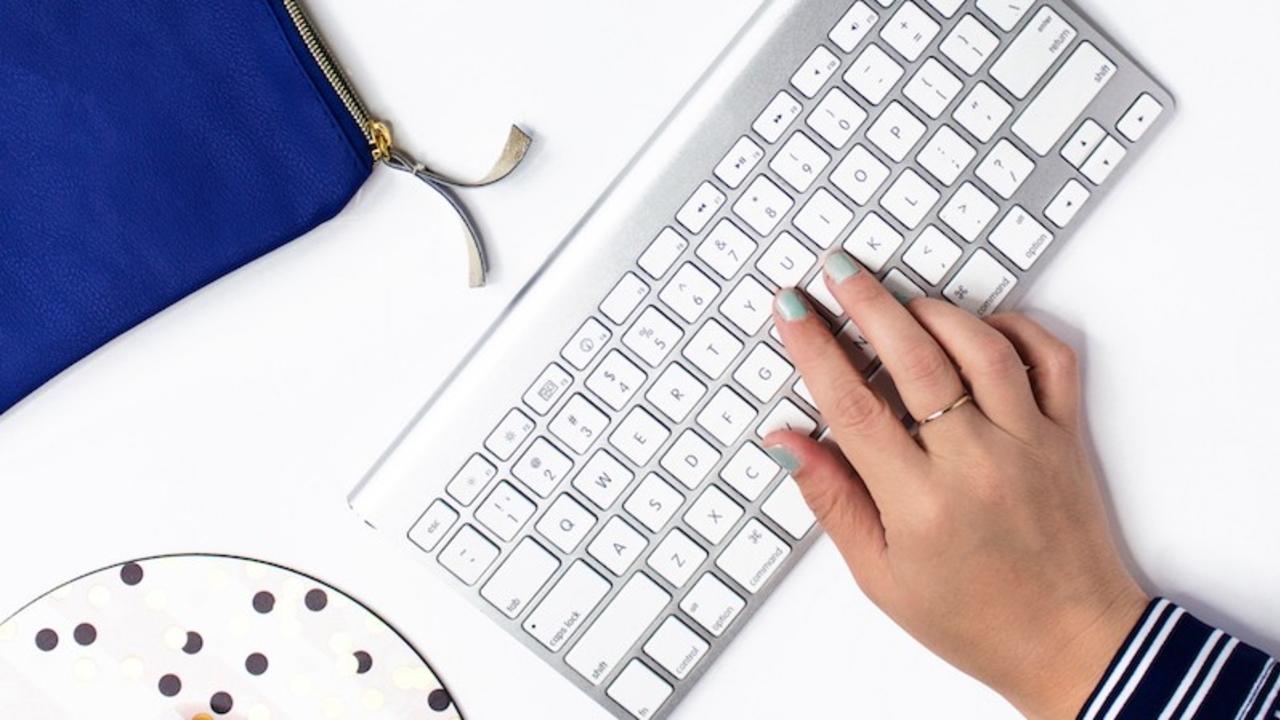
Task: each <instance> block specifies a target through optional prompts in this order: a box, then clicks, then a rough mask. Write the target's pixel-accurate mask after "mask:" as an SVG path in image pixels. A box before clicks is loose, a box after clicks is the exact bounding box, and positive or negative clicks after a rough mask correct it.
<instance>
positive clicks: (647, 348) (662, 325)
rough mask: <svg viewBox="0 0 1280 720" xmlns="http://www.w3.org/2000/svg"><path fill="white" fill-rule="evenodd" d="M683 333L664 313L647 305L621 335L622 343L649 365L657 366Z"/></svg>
mask: <svg viewBox="0 0 1280 720" xmlns="http://www.w3.org/2000/svg"><path fill="white" fill-rule="evenodd" d="M683 335H684V332H683V331H681V330H680V327H679V326H677V325H676V324H675V323H673V322H671V320H670V319H668V318H667V316H666V315H663V314H662V313H661V312H659V311H658V310H656V309H654V308H652V307H649V308H645V309H644V312H642V313H640V317H639V318H637V319H636V321H635V322H634V323H632V324H631V329H630V330H627V333H626V334H625V335H623V336H622V344H623V345H625V346H627V347H628V348H630V349H631V351H632V352H634V353H635V354H636V355H638V356H639V357H640V359H641V360H643V361H644V362H646V363H648V364H649V366H650V367H658V365H659V364H661V363H662V361H663V360H664V359H665V358H666V357H667V355H669V354H670V353H671V349H672V348H674V347H675V346H676V343H678V342H680V338H681V336H683Z"/></svg>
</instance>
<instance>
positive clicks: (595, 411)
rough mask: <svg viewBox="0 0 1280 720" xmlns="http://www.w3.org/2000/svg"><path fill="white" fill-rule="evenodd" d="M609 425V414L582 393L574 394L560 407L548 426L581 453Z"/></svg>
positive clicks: (566, 443)
mask: <svg viewBox="0 0 1280 720" xmlns="http://www.w3.org/2000/svg"><path fill="white" fill-rule="evenodd" d="M608 425H609V416H608V415H605V414H604V413H603V412H601V410H600V408H597V407H596V406H595V405H592V404H591V402H590V401H589V400H587V399H586V398H584V397H582V395H574V396H573V397H571V398H569V402H567V403H565V404H564V407H562V408H560V412H559V413H557V414H556V416H555V418H554V419H553V420H552V421H551V424H550V425H548V426H547V428H548V429H549V430H550V431H551V434H552V435H555V436H556V437H558V438H560V439H561V440H563V441H564V444H565V445H567V446H568V447H569V449H570V450H572V451H574V452H576V453H578V454H579V455H581V454H582V453H584V452H586V451H587V448H589V447H591V443H593V442H595V441H596V438H597V437H599V436H600V434H601V433H603V432H604V429H605V428H606V427H608Z"/></svg>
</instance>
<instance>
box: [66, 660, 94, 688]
mask: <svg viewBox="0 0 1280 720" xmlns="http://www.w3.org/2000/svg"><path fill="white" fill-rule="evenodd" d="M71 674H72V675H74V676H75V678H76V680H79V681H80V682H89V681H91V680H93V679H94V678H96V677H97V676H98V664H97V663H95V662H94V661H93V660H90V659H89V658H86V657H82V658H79V659H77V660H76V661H75V663H74V664H73V665H72V666H71Z"/></svg>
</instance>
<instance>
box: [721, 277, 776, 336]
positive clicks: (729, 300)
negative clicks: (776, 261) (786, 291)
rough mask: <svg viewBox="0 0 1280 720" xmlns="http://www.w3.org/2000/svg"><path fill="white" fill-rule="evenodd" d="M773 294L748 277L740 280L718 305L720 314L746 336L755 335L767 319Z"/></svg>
mask: <svg viewBox="0 0 1280 720" xmlns="http://www.w3.org/2000/svg"><path fill="white" fill-rule="evenodd" d="M772 306H773V293H772V292H770V291H769V289H768V288H766V287H765V286H764V285H761V284H760V282H759V281H758V280H756V279H755V278H753V277H751V276H750V275H748V276H746V277H744V278H742V281H741V282H739V283H738V285H737V287H735V288H734V289H733V292H730V293H729V296H728V297H726V298H725V299H724V303H723V304H722V305H720V312H721V313H723V314H724V316H725V317H726V318H728V319H729V322H731V323H733V324H734V325H736V326H737V327H738V329H740V330H742V332H743V333H745V334H747V335H755V334H756V333H757V332H760V328H762V327H764V324H765V322H766V321H767V320H768V319H769V314H770V312H771V308H772Z"/></svg>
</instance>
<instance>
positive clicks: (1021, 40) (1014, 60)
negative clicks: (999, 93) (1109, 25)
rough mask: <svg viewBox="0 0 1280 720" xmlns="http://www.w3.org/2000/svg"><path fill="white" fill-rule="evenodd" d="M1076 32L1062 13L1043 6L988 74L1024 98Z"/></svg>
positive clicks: (1058, 56) (1066, 46) (1068, 45)
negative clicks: (1063, 17)
mask: <svg viewBox="0 0 1280 720" xmlns="http://www.w3.org/2000/svg"><path fill="white" fill-rule="evenodd" d="M1077 34H1078V33H1077V32H1076V29H1075V28H1074V27H1072V26H1071V24H1070V23H1068V22H1067V21H1066V20H1063V19H1062V16H1061V15H1058V13H1056V12H1054V11H1053V10H1052V9H1050V8H1048V7H1042V8H1040V10H1039V11H1038V12H1037V13H1036V14H1035V17H1033V18H1031V22H1029V23H1027V26H1026V27H1024V28H1023V29H1022V32H1021V33H1020V34H1019V35H1018V37H1016V38H1014V40H1013V42H1012V43H1010V44H1009V49H1008V50H1005V51H1004V54H1003V55H1001V56H1000V59H999V60H997V61H996V64H995V65H992V66H991V77H993V78H995V80H996V82H998V83H1000V84H1001V85H1003V86H1004V87H1005V89H1006V90H1008V91H1009V92H1010V93H1012V94H1013V96H1014V97H1016V98H1018V99H1019V100H1023V99H1026V97H1027V95H1030V94H1031V90H1032V88H1034V87H1035V86H1036V84H1037V83H1039V82H1040V78H1043V77H1044V75H1045V73H1047V72H1049V68H1051V67H1053V64H1054V63H1056V62H1057V61H1058V58H1060V57H1062V54H1063V53H1065V52H1066V51H1067V48H1069V47H1071V41H1072V40H1075V39H1076V35H1077Z"/></svg>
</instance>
